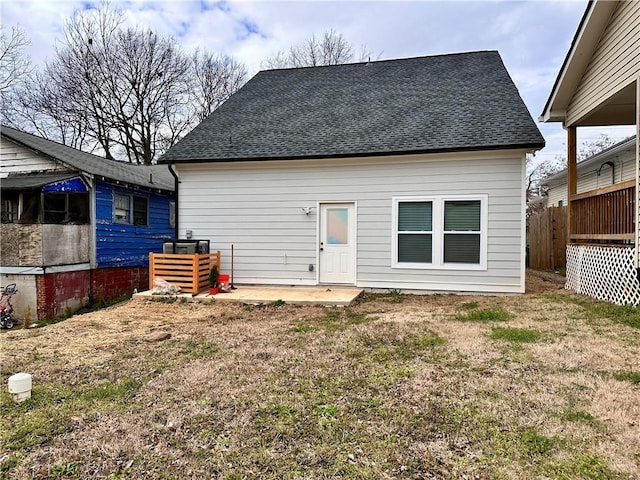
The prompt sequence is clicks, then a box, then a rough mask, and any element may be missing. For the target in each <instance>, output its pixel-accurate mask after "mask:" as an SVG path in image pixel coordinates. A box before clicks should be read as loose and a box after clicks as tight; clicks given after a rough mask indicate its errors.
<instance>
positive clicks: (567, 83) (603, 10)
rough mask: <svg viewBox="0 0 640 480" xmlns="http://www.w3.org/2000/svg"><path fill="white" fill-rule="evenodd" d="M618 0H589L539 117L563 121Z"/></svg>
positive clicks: (543, 120) (549, 120)
mask: <svg viewBox="0 0 640 480" xmlns="http://www.w3.org/2000/svg"><path fill="white" fill-rule="evenodd" d="M615 7H616V2H609V1H601V0H590V1H589V3H588V5H587V8H586V10H585V12H584V15H583V16H582V19H581V20H580V24H579V25H578V29H577V31H576V34H575V36H574V37H573V40H572V42H571V46H570V47H569V51H568V52H567V55H566V57H565V59H564V62H563V63H562V67H560V72H559V73H558V76H557V77H556V80H555V82H554V84H553V87H552V89H551V93H550V94H549V98H548V99H547V102H546V104H545V106H544V109H543V111H542V114H541V115H540V117H539V119H540V121H542V122H564V120H565V119H566V111H567V107H568V106H569V103H570V102H571V98H572V97H573V93H574V91H575V89H576V87H577V86H578V84H579V83H580V80H581V78H582V74H583V73H584V70H585V69H586V67H587V65H588V63H589V61H590V60H591V57H592V55H593V51H594V50H595V47H596V46H597V44H598V41H599V40H600V37H601V36H602V32H603V30H604V28H605V27H606V25H607V23H608V21H609V19H610V18H611V14H612V13H613V11H614V9H615Z"/></svg>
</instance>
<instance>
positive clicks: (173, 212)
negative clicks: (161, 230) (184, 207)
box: [169, 202, 176, 228]
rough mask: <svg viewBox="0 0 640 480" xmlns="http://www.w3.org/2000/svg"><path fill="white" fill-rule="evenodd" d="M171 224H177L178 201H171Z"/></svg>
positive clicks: (171, 225)
mask: <svg viewBox="0 0 640 480" xmlns="http://www.w3.org/2000/svg"><path fill="white" fill-rule="evenodd" d="M169 226H170V227H172V228H175V226H176V202H169Z"/></svg>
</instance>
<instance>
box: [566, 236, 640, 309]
mask: <svg viewBox="0 0 640 480" xmlns="http://www.w3.org/2000/svg"><path fill="white" fill-rule="evenodd" d="M633 258H634V247H633V246H613V245H575V244H570V245H567V283H566V285H565V287H566V288H567V289H569V290H573V291H575V292H577V293H581V294H583V295H588V296H590V297H593V298H597V299H599V300H606V301H608V302H612V303H615V304H618V305H636V306H637V305H638V304H639V303H640V282H639V281H638V276H637V274H636V269H635V267H634V265H633Z"/></svg>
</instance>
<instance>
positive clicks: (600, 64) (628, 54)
mask: <svg viewBox="0 0 640 480" xmlns="http://www.w3.org/2000/svg"><path fill="white" fill-rule="evenodd" d="M638 25H640V2H638V1H621V2H617V6H616V9H615V10H614V12H613V14H612V16H611V20H610V21H609V23H608V24H607V27H606V29H605V31H604V33H603V34H602V37H601V39H600V42H599V43H598V46H597V47H596V49H595V51H594V53H593V57H592V58H591V61H590V63H589V65H588V66H587V69H586V71H585V72H584V75H583V77H582V80H581V82H580V84H579V85H578V87H577V89H576V91H575V94H574V96H573V98H572V100H571V103H570V104H569V106H568V108H567V119H566V121H565V124H566V125H574V124H576V123H577V122H579V121H580V119H582V118H583V117H585V116H587V115H588V114H590V113H592V112H593V111H595V110H596V109H597V107H598V106H599V105H600V104H601V103H602V102H603V101H605V100H606V99H608V98H610V97H611V96H613V95H614V94H615V93H617V92H619V91H620V90H622V89H623V88H624V87H626V86H628V85H630V84H632V83H633V82H635V80H636V78H638V75H640V55H638V52H639V51H640V28H638Z"/></svg>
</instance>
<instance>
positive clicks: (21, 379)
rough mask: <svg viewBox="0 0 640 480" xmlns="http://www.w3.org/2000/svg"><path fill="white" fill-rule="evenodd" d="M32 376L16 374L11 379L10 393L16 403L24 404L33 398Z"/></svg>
mask: <svg viewBox="0 0 640 480" xmlns="http://www.w3.org/2000/svg"><path fill="white" fill-rule="evenodd" d="M31 386H32V383H31V374H30V373H16V374H15V375H11V376H10V377H9V393H10V394H11V398H13V401H14V402H18V403H19V402H24V401H25V400H27V399H29V398H31Z"/></svg>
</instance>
